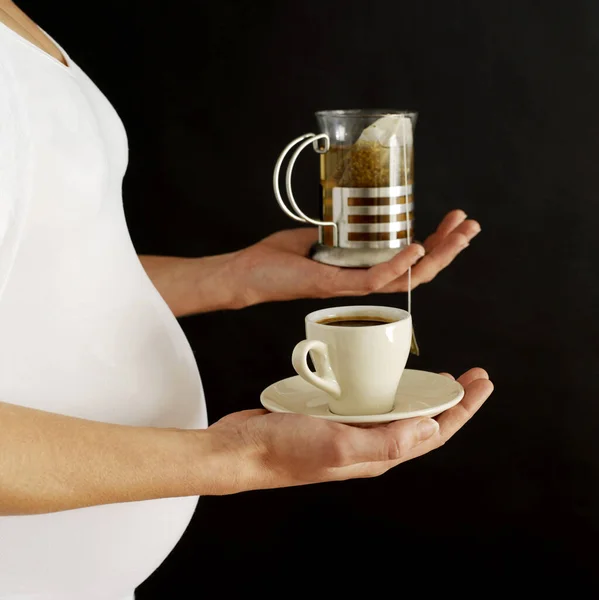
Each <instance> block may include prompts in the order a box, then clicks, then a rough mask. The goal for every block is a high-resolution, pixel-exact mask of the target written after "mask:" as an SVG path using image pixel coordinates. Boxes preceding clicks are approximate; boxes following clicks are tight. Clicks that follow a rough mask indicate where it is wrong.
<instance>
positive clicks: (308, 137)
mask: <svg viewBox="0 0 599 600" xmlns="http://www.w3.org/2000/svg"><path fill="white" fill-rule="evenodd" d="M318 140H325V144H324V148H322V149H321V148H320V147H319V146H318V144H317V142H318ZM297 144H299V146H298V147H297V148H296V150H295V152H294V153H293V155H292V156H291V158H290V160H289V164H288V165H287V173H286V175H285V189H286V191H287V197H288V198H289V204H291V207H292V208H293V210H294V211H295V212H292V211H291V210H289V209H288V208H287V206H286V205H285V202H284V201H283V197H282V196H281V190H280V189H279V174H280V172H281V166H282V164H283V161H284V160H285V157H286V156H287V154H288V153H289V152H290V150H291V149H292V148H293V147H294V146H296V145H297ZM310 144H312V146H313V147H314V150H315V151H316V152H318V153H319V154H324V153H325V152H328V151H329V148H330V140H329V136H328V135H327V134H326V133H318V134H314V133H306V134H304V135H302V136H300V137H298V138H296V139H294V140H293V141H292V142H290V143H289V144H287V146H285V148H284V150H283V152H281V154H280V155H279V158H278V160H277V162H276V164H275V169H274V172H273V177H272V184H273V190H274V193H275V198H276V199H277V202H278V203H279V206H280V207H281V209H282V210H283V212H284V213H285V214H286V215H287V216H288V217H291V218H292V219H294V220H295V221H299V222H300V223H311V224H312V225H319V226H321V227H332V228H333V244H334V245H335V246H337V245H338V231H337V223H335V222H334V221H319V220H317V219H312V218H311V217H309V216H308V215H306V214H304V213H303V212H302V209H301V208H300V207H299V206H298V205H297V202H296V201H295V197H294V195H293V190H292V188H291V176H292V174H293V167H294V166H295V161H296V160H297V158H298V156H299V155H300V153H301V152H302V150H304V148H307V147H308V146H309V145H310Z"/></svg>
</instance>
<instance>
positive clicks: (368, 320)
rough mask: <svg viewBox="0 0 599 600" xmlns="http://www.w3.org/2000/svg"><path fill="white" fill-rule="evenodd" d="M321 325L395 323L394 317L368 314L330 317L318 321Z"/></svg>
mask: <svg viewBox="0 0 599 600" xmlns="http://www.w3.org/2000/svg"><path fill="white" fill-rule="evenodd" d="M318 322H319V323H320V324H321V325H335V326H336V327H372V326H373V325H386V324H388V323H393V319H384V318H383V317H371V316H368V315H356V316H353V315H352V316H347V315H346V316H343V317H330V318H328V319H323V320H322V321H318Z"/></svg>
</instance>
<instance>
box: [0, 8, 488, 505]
mask: <svg viewBox="0 0 599 600" xmlns="http://www.w3.org/2000/svg"><path fill="white" fill-rule="evenodd" d="M0 21H2V22H3V23H4V24H6V25H7V26H9V27H11V28H12V29H14V31H15V32H17V33H19V34H20V35H22V36H23V37H24V38H26V39H27V40H29V41H30V42H31V43H33V44H35V45H37V46H38V47H39V48H40V49H41V50H43V51H45V52H48V54H50V55H52V56H53V57H54V58H56V60H59V61H60V62H63V63H64V60H63V58H62V56H61V54H60V51H58V49H57V48H56V47H55V46H54V45H53V44H52V43H51V42H50V41H49V40H48V39H47V38H46V37H45V36H44V35H43V34H42V33H41V32H40V31H39V29H38V28H37V26H36V25H35V24H34V23H33V22H32V21H31V20H30V19H29V18H28V17H26V16H25V15H24V14H23V13H22V12H21V11H20V10H19V9H18V8H17V7H16V6H15V5H14V4H13V3H12V2H9V1H7V0H0ZM479 231H480V226H479V225H478V223H476V222H475V221H472V220H468V219H467V218H466V215H465V214H464V213H463V212H462V211H453V212H451V213H449V215H447V217H445V219H444V220H443V222H442V223H441V225H440V226H439V228H438V229H437V231H436V232H434V233H433V234H432V235H431V236H430V237H429V238H428V239H427V240H426V241H425V242H424V246H420V245H418V244H412V245H411V246H410V247H408V248H406V249H405V250H403V251H402V252H401V253H400V254H399V255H397V256H396V257H395V258H394V259H393V260H391V261H389V262H388V263H385V264H383V265H378V266H376V267H373V268H371V269H345V270H344V269H339V268H335V267H329V266H325V265H321V264H318V263H315V262H314V261H311V260H309V259H308V258H307V257H306V255H307V252H308V249H309V247H310V246H311V244H312V243H313V242H314V241H315V239H316V232H315V231H314V230H311V229H296V230H289V231H281V232H278V233H275V234H273V235H272V236H269V237H268V238H266V239H264V240H262V241H260V242H258V243H256V244H254V245H252V246H250V247H249V248H245V249H242V250H239V251H236V252H232V253H230V254H225V255H220V256H213V257H204V258H197V259H189V258H177V257H152V256H142V257H140V260H141V262H142V264H143V265H144V268H145V269H146V271H147V273H148V275H149V277H150V278H151V279H152V281H153V283H154V285H155V286H156V287H157V289H158V290H159V291H160V293H161V294H162V296H163V298H164V299H165V301H166V302H167V303H168V305H169V306H170V308H171V310H172V311H173V313H174V314H175V315H177V316H182V315H188V314H195V313H200V312H206V311H211V310H226V309H240V308H243V307H246V306H250V305H252V304H257V303H260V302H273V301H282V300H292V299H297V298H333V297H339V296H364V295H367V294H370V293H373V292H383V293H394V292H402V291H406V289H407V277H408V269H409V268H410V266H411V267H412V270H411V274H412V286H413V287H416V286H417V285H419V284H421V283H424V282H428V281H431V280H432V279H433V278H434V277H435V276H436V275H437V274H438V273H439V272H440V271H441V270H442V269H444V268H445V267H446V266H447V265H449V264H450V263H451V262H452V260H453V259H454V258H455V257H456V256H457V254H458V253H459V252H460V251H461V250H463V249H464V248H465V247H466V246H467V245H468V244H469V242H470V240H471V239H472V238H473V237H474V236H475V235H477V233H478V232H479ZM447 376H449V375H447ZM459 381H460V382H461V383H462V385H463V386H464V388H465V396H464V398H463V400H462V401H461V402H460V403H459V404H458V405H457V406H455V407H453V408H452V409H450V410H448V411H446V412H445V413H443V414H442V415H440V416H439V417H437V418H436V419H430V418H415V419H407V420H403V421H397V422H394V423H391V424H388V425H379V426H374V427H351V426H348V425H342V424H338V423H332V422H329V421H324V420H320V419H315V418H311V417H306V416H302V415H291V414H270V413H268V412H266V411H264V410H261V409H260V410H249V411H242V412H238V413H234V414H231V415H228V416H226V417H224V418H223V419H221V420H220V421H218V422H216V423H214V424H213V425H211V426H210V427H209V428H208V429H205V430H180V429H165V428H148V427H130V426H123V425H114V424H109V423H99V422H95V421H88V420H83V419H76V418H73V417H68V416H64V415H58V414H54V413H50V412H46V411H40V410H33V409H30V408H25V407H22V406H16V405H13V404H10V403H7V402H0V431H2V435H1V436H0V515H26V514H39V513H50V512H56V511H62V510H69V509H74V508H81V507H86V506H93V505H98V504H110V503H117V502H131V501H138V500H148V499H156V498H167V497H178V496H190V495H192V496H195V495H206V494H212V495H223V494H234V493H238V492H244V491H249V490H256V489H267V488H278V487H287V486H296V485H305V484H312V483H320V482H326V481H340V480H345V479H351V478H356V477H374V476H378V475H381V474H383V473H385V472H386V471H388V470H389V469H391V468H393V467H395V466H396V465H398V464H400V463H402V462H405V461H407V460H411V459H413V458H416V457H418V456H421V455H422V454H425V453H427V452H430V451H432V450H434V449H436V448H438V447H440V446H442V445H443V444H444V443H445V442H446V441H447V440H449V439H450V438H451V437H452V436H453V435H454V434H455V433H456V432H457V431H458V430H459V429H460V428H461V427H463V426H464V424H465V423H466V422H467V421H468V420H469V419H470V418H471V417H472V415H474V413H475V412H476V411H477V410H478V409H479V408H480V406H481V405H482V404H483V403H484V402H485V400H486V399H487V398H488V397H489V395H490V394H491V393H492V391H493V384H492V383H491V382H490V381H489V377H488V375H487V373H486V372H485V371H483V370H482V369H471V370H470V371H468V372H467V373H465V374H464V375H462V377H460V379H459Z"/></svg>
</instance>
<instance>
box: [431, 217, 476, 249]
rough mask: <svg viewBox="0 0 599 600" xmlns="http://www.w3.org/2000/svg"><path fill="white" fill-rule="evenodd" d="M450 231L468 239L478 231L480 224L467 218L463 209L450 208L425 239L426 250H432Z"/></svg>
mask: <svg viewBox="0 0 599 600" xmlns="http://www.w3.org/2000/svg"><path fill="white" fill-rule="evenodd" d="M450 233H461V234H463V235H464V236H466V238H467V239H468V241H470V240H471V239H472V238H473V237H474V236H476V235H477V234H478V233H480V225H479V223H478V222H477V221H474V220H472V219H467V218H466V213H465V212H464V211H463V210H452V211H451V212H450V213H448V214H447V215H446V216H445V218H444V219H443V221H441V223H440V225H439V227H437V230H436V231H435V233H433V234H432V235H430V236H429V237H428V238H427V239H426V240H425V242H424V247H425V248H426V251H427V252H432V250H433V249H434V248H436V247H437V246H438V245H439V244H440V243H441V242H442V241H443V240H444V239H445V238H446V237H447V236H448V235H449V234H450Z"/></svg>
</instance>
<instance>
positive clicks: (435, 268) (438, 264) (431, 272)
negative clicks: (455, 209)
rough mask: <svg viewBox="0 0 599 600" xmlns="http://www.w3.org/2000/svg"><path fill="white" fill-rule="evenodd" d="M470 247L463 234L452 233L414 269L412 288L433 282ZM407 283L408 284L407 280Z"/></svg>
mask: <svg viewBox="0 0 599 600" xmlns="http://www.w3.org/2000/svg"><path fill="white" fill-rule="evenodd" d="M468 245H469V241H468V238H467V237H466V236H465V235H464V234H463V233H456V232H453V233H450V234H449V235H448V236H447V237H446V238H445V239H444V240H443V241H442V242H441V243H439V244H438V245H437V246H436V247H435V248H433V250H432V251H431V252H430V253H429V254H427V255H426V256H425V257H424V258H423V259H422V260H420V262H419V263H418V264H417V265H415V266H414V267H413V268H412V288H415V287H417V286H418V285H420V284H421V283H427V282H429V281H432V280H433V279H434V278H435V277H436V276H437V275H438V274H439V273H440V272H441V271H442V270H443V269H445V268H446V267H447V266H449V265H450V264H451V263H452V262H453V260H454V259H455V257H456V256H457V255H458V254H459V253H460V252H461V251H462V250H464V249H465V248H467V247H468ZM405 283H406V284H407V279H406V281H405Z"/></svg>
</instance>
